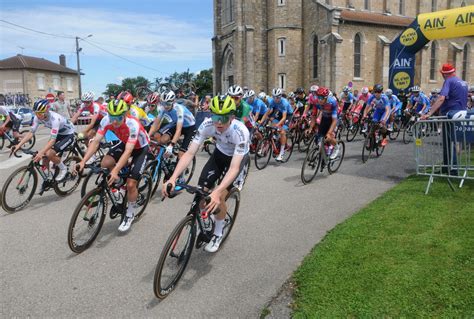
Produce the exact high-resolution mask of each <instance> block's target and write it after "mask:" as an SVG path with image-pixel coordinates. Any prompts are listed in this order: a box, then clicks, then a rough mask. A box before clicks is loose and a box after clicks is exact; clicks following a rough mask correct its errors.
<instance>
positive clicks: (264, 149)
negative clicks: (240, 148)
mask: <svg viewBox="0 0 474 319" xmlns="http://www.w3.org/2000/svg"><path fill="white" fill-rule="evenodd" d="M272 152H273V149H272V142H271V141H270V139H269V138H264V139H262V140H260V141H259V142H258V144H257V148H256V149H255V166H256V167H257V168H258V169H259V170H260V169H264V168H265V167H267V165H268V162H270V157H271V156H272Z"/></svg>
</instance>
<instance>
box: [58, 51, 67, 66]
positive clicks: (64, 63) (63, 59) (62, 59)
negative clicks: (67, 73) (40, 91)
mask: <svg viewBox="0 0 474 319" xmlns="http://www.w3.org/2000/svg"><path fill="white" fill-rule="evenodd" d="M59 64H61V65H62V66H63V67H66V56H65V55H64V54H61V55H60V56H59Z"/></svg>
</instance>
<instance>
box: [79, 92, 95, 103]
mask: <svg viewBox="0 0 474 319" xmlns="http://www.w3.org/2000/svg"><path fill="white" fill-rule="evenodd" d="M81 101H82V102H92V101H94V93H93V92H86V93H84V94H82V97H81Z"/></svg>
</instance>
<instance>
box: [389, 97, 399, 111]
mask: <svg viewBox="0 0 474 319" xmlns="http://www.w3.org/2000/svg"><path fill="white" fill-rule="evenodd" d="M388 102H389V103H390V107H391V108H392V113H395V112H398V111H399V110H401V109H402V102H401V101H400V100H399V99H398V97H397V96H396V95H393V94H392V95H391V96H390V97H389V98H388Z"/></svg>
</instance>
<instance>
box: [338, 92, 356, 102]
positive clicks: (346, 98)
mask: <svg viewBox="0 0 474 319" xmlns="http://www.w3.org/2000/svg"><path fill="white" fill-rule="evenodd" d="M340 98H341V101H342V102H344V103H354V101H355V98H354V95H353V94H352V93H351V92H348V93H345V92H342V93H341V95H340Z"/></svg>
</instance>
